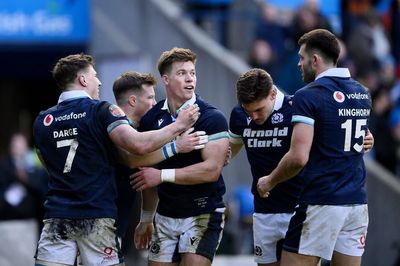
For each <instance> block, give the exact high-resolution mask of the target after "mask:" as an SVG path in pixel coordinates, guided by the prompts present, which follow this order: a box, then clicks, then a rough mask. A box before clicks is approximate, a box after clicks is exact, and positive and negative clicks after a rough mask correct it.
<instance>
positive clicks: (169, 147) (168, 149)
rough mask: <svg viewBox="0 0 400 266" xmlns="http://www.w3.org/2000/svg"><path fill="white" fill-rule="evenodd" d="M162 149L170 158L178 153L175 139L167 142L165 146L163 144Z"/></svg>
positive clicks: (165, 155)
mask: <svg viewBox="0 0 400 266" xmlns="http://www.w3.org/2000/svg"><path fill="white" fill-rule="evenodd" d="M161 150H162V152H163V155H164V158H165V159H168V158H170V157H172V156H174V155H175V154H177V152H176V147H175V141H173V142H169V143H167V144H165V145H164V146H162V148H161Z"/></svg>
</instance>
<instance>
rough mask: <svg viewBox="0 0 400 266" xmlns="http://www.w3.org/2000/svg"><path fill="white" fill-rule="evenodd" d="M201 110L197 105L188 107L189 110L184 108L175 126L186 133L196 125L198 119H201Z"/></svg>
mask: <svg viewBox="0 0 400 266" xmlns="http://www.w3.org/2000/svg"><path fill="white" fill-rule="evenodd" d="M199 111H200V108H199V106H198V105H197V104H193V105H191V106H188V107H187V108H182V109H181V111H180V112H179V114H178V118H177V119H176V121H175V123H176V124H175V125H176V126H177V127H178V128H182V131H185V130H187V129H189V128H190V127H192V126H193V125H194V123H196V121H197V119H199V117H200V112H199Z"/></svg>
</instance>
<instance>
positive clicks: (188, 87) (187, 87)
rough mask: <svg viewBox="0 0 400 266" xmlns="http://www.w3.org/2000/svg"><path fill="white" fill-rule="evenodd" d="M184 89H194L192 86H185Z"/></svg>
mask: <svg viewBox="0 0 400 266" xmlns="http://www.w3.org/2000/svg"><path fill="white" fill-rule="evenodd" d="M185 90H194V86H186V87H185Z"/></svg>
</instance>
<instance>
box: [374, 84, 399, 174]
mask: <svg viewBox="0 0 400 266" xmlns="http://www.w3.org/2000/svg"><path fill="white" fill-rule="evenodd" d="M371 97H372V112H371V118H370V124H369V128H370V130H371V131H372V132H373V134H374V137H375V146H374V149H373V156H374V159H375V160H376V161H377V162H378V163H380V164H382V166H384V167H385V168H386V169H388V170H389V171H391V172H392V173H393V174H396V170H397V169H396V168H397V155H396V151H397V147H398V144H397V141H396V140H395V139H394V137H393V133H392V130H391V128H390V124H389V115H390V112H391V108H392V105H391V102H390V97H389V92H388V90H387V89H379V90H376V91H374V92H372V93H371Z"/></svg>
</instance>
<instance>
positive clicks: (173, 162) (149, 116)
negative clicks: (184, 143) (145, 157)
mask: <svg viewBox="0 0 400 266" xmlns="http://www.w3.org/2000/svg"><path fill="white" fill-rule="evenodd" d="M194 103H197V104H198V106H199V108H200V112H201V115H200V117H199V119H198V120H197V121H196V123H195V124H194V130H195V131H199V130H202V131H205V132H206V133H207V134H208V135H213V134H220V135H221V136H222V137H228V123H227V121H226V119H225V117H224V115H223V114H222V113H221V112H220V111H219V110H218V109H217V108H215V107H214V106H212V105H210V104H208V103H207V102H205V101H203V100H202V99H201V98H200V97H199V96H198V95H195V94H194V95H193V98H192V99H191V100H189V101H188V102H187V103H185V104H184V105H183V106H185V105H186V104H194ZM173 121H174V117H173V116H172V115H171V114H170V113H169V111H168V108H167V104H166V101H165V100H162V101H160V102H158V103H157V104H156V105H155V106H154V107H153V108H152V109H151V110H150V111H148V112H147V113H146V114H145V116H144V117H143V118H142V120H141V122H140V128H139V130H140V131H147V130H156V129H160V128H162V127H165V126H167V125H169V124H171V123H172V122H173ZM202 161H203V160H202V158H201V152H200V150H195V151H192V152H189V153H184V154H177V155H175V156H173V157H171V158H169V159H167V160H165V161H163V162H161V163H160V164H158V165H157V168H159V169H171V168H183V167H186V166H189V165H192V164H196V163H199V162H202ZM224 194H225V184H224V180H223V177H222V175H220V177H219V179H218V181H216V182H212V183H204V184H197V185H178V184H173V183H162V184H160V185H159V186H158V196H159V199H160V201H159V203H158V209H157V212H158V213H159V214H161V215H164V216H168V217H173V218H186V217H191V216H196V215H200V214H203V213H209V212H212V211H214V210H215V209H216V208H221V207H224V203H223V195H224Z"/></svg>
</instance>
